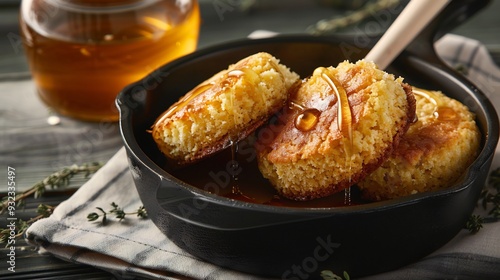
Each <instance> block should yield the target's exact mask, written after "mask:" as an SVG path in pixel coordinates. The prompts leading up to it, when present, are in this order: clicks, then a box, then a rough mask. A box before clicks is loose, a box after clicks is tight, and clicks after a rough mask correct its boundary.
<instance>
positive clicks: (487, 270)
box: [27, 35, 500, 280]
mask: <svg viewBox="0 0 500 280" xmlns="http://www.w3.org/2000/svg"><path fill="white" fill-rule="evenodd" d="M436 48H437V51H438V53H439V54H440V56H441V57H442V58H443V59H444V60H445V61H446V62H448V63H449V64H450V65H452V66H456V65H457V64H461V65H463V66H465V67H466V68H467V69H468V77H469V78H470V79H471V80H472V81H474V82H475V83H476V84H477V86H478V87H479V88H480V89H482V90H483V91H484V92H485V93H486V94H487V95H488V97H489V98H490V99H491V100H492V101H493V103H494V105H495V107H496V109H497V111H499V112H500V93H499V92H500V70H499V69H498V68H497V66H496V65H495V64H494V63H493V61H492V60H491V58H490V56H489V54H488V51H487V50H486V49H485V47H484V46H482V45H481V44H480V43H479V42H477V41H475V40H471V39H468V38H464V37H460V36H456V35H447V36H445V37H443V38H442V39H441V40H439V41H438V42H437V43H436ZM498 153H499V149H498V148H497V155H496V156H495V160H494V163H493V167H497V166H500V156H499V155H498ZM111 202H115V203H117V204H118V205H119V206H120V207H122V208H124V210H125V211H133V210H135V209H137V208H138V207H139V206H140V205H142V203H141V201H140V199H139V196H138V194H137V191H136V189H135V186H134V183H133V180H132V176H131V174H130V173H129V170H128V165H127V159H126V154H125V150H124V149H123V148H122V149H121V150H120V151H119V152H118V153H117V154H116V155H115V156H114V157H113V158H111V159H110V160H109V162H108V163H107V164H106V165H105V166H104V167H102V168H101V170H99V172H97V173H96V174H94V176H93V177H92V178H91V179H90V180H89V181H88V182H87V183H86V184H85V185H83V186H82V187H81V188H80V189H79V190H78V191H77V192H76V193H75V194H74V195H73V196H72V197H71V198H69V199H68V200H67V201H65V202H63V203H61V204H60V205H59V206H58V207H57V208H56V210H55V211H54V213H53V214H52V216H51V217H49V218H46V219H43V220H40V221H38V222H36V223H35V224H33V225H32V226H31V227H30V228H29V229H28V231H27V239H28V241H29V242H31V243H32V244H34V245H37V246H40V251H41V252H45V253H50V254H53V255H55V256H57V257H59V258H62V259H65V260H68V261H72V262H78V263H85V264H89V265H91V266H95V267H98V268H101V269H104V270H107V271H110V272H112V273H113V274H115V275H116V276H117V277H118V278H127V279H128V277H142V278H156V279H176V278H178V277H181V276H184V277H189V278H194V279H262V278H259V277H257V276H252V275H247V274H243V273H240V272H235V271H231V270H228V269H224V268H220V267H217V266H215V265H212V264H210V263H207V262H204V261H202V260H200V259H198V258H196V257H194V256H192V255H190V254H188V253H186V252H185V251H183V250H182V249H180V248H179V247H177V246H176V245H175V244H174V243H173V242H171V241H170V240H169V239H168V238H167V237H166V236H165V235H163V234H162V233H161V232H160V231H159V230H158V229H157V228H156V226H155V225H154V224H153V222H152V221H150V220H147V219H146V220H143V219H138V218H136V217H126V218H125V220H123V221H121V222H118V221H116V220H115V219H113V218H111V217H110V219H109V221H108V224H107V225H106V226H102V225H101V224H100V223H98V222H87V214H88V213H90V212H96V207H103V208H105V209H107V208H108V206H109V204H110V203H111ZM499 236H500V222H496V223H490V224H485V225H484V227H483V229H481V230H480V231H479V232H478V233H477V234H475V235H472V234H470V233H469V232H468V231H466V230H463V231H461V232H460V233H459V234H458V235H457V236H456V237H455V238H454V239H453V240H451V241H450V242H449V243H448V244H447V245H445V246H444V247H442V248H441V249H439V250H438V251H436V252H434V253H432V254H431V255H429V256H428V257H426V258H424V259H422V260H420V261H418V262H416V263H413V264H410V265H408V266H406V267H403V268H401V269H398V270H395V271H392V272H387V273H383V274H380V275H375V276H370V277H365V278H363V279H365V280H377V279H384V280H387V279H429V278H432V279H500V242H499Z"/></svg>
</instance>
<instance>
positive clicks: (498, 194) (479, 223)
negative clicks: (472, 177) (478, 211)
mask: <svg viewBox="0 0 500 280" xmlns="http://www.w3.org/2000/svg"><path fill="white" fill-rule="evenodd" d="M479 203H480V204H481V206H482V207H483V209H484V210H487V211H488V212H487V216H481V215H471V216H470V217H469V220H468V221H467V223H466V224H465V228H466V229H467V230H469V231H470V232H471V233H477V232H478V231H479V230H480V229H481V228H482V227H483V224H484V223H491V222H496V221H498V220H500V167H498V168H496V169H494V170H493V171H491V173H490V176H489V180H488V184H487V185H486V186H485V187H484V188H483V190H482V192H481V195H480V198H479Z"/></svg>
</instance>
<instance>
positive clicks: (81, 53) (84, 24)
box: [20, 0, 200, 121]
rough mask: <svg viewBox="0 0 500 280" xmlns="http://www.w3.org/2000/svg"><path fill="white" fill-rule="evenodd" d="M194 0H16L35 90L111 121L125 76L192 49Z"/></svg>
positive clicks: (72, 113)
mask: <svg viewBox="0 0 500 280" xmlns="http://www.w3.org/2000/svg"><path fill="white" fill-rule="evenodd" d="M199 27H200V12H199V6H198V2H197V1H196V0H23V1H22V2H21V11H20V29H21V35H22V38H23V44H24V49H25V53H26V57H27V59H28V64H29V66H30V70H31V73H32V76H33V79H34V82H35V85H36V87H37V92H38V95H39V96H40V98H41V99H42V100H43V101H44V103H45V104H47V106H49V107H50V108H51V109H52V110H53V111H55V112H57V113H60V114H62V115H65V116H69V117H72V118H76V119H81V120H85V121H116V120H118V110H117V109H116V106H115V98H116V96H117V95H118V93H119V92H120V91H121V90H122V89H123V88H124V87H125V86H127V85H128V84H130V83H132V82H135V81H137V80H139V79H141V78H142V77H144V76H146V75H147V74H148V73H150V72H152V71H154V70H155V69H156V68H158V67H159V66H161V65H162V64H165V63H167V62H169V61H171V60H174V59H176V58H178V57H181V56H183V55H185V54H188V53H190V52H192V51H194V50H195V49H196V46H197V42H198V33H199Z"/></svg>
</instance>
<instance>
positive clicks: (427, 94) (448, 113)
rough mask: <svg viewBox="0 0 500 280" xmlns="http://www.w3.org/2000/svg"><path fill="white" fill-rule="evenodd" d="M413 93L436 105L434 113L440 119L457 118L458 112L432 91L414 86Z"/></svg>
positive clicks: (451, 119)
mask: <svg viewBox="0 0 500 280" xmlns="http://www.w3.org/2000/svg"><path fill="white" fill-rule="evenodd" d="M413 94H415V95H418V96H420V97H423V98H425V99H427V100H428V101H429V102H431V103H432V104H433V105H434V111H433V112H432V115H433V116H434V117H435V118H436V119H438V120H439V121H453V120H456V119H457V113H456V112H455V110H453V109H452V108H450V107H448V106H446V105H445V104H443V102H441V99H440V98H439V97H438V96H436V95H435V94H434V93H433V92H432V91H429V90H424V89H418V88H415V87H413Z"/></svg>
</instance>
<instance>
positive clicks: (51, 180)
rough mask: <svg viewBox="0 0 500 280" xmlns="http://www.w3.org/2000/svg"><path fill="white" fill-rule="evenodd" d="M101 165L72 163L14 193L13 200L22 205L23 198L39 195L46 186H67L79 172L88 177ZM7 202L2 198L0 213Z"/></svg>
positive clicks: (6, 199) (43, 191)
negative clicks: (24, 189)
mask: <svg viewBox="0 0 500 280" xmlns="http://www.w3.org/2000/svg"><path fill="white" fill-rule="evenodd" d="M102 166H103V164H102V163H100V162H92V163H85V164H83V165H76V164H74V165H72V166H69V167H65V168H63V169H62V170H60V171H57V172H54V173H52V174H50V175H49V176H48V177H46V178H45V179H43V180H41V181H39V182H37V183H36V184H35V185H33V186H32V187H31V188H29V189H28V190H26V191H24V192H22V193H20V194H18V195H16V198H15V202H16V205H17V207H22V206H23V205H24V202H25V199H26V198H27V197H29V196H31V195H33V197H34V198H39V197H41V196H42V195H43V194H44V193H45V191H46V190H47V189H48V188H51V189H56V188H62V187H67V186H69V183H70V180H71V179H72V178H73V177H74V176H76V175H79V174H83V176H84V178H88V177H89V176H90V175H91V174H93V173H95V172H97V170H99V169H100V168H101V167H102ZM8 204H9V201H8V197H4V198H2V202H1V204H0V214H2V213H3V212H4V211H5V209H7V206H8Z"/></svg>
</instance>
